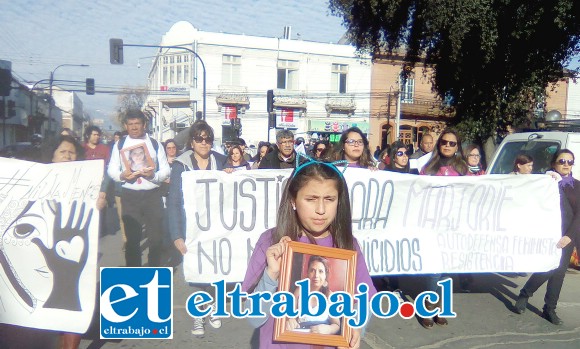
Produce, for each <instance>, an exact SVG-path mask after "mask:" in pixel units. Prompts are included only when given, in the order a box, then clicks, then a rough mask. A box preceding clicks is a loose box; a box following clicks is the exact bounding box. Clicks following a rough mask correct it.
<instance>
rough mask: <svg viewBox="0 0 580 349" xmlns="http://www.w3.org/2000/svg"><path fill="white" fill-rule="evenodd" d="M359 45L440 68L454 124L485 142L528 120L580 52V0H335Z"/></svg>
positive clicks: (441, 91) (438, 78) (436, 78)
mask: <svg viewBox="0 0 580 349" xmlns="http://www.w3.org/2000/svg"><path fill="white" fill-rule="evenodd" d="M330 10H331V12H332V13H333V14H334V15H337V16H340V17H342V18H343V23H344V24H345V25H346V27H347V28H348V36H349V38H350V39H351V41H352V42H353V43H354V44H355V45H356V47H357V48H358V49H359V50H360V51H363V52H367V53H371V54H375V55H377V54H385V53H387V54H391V53H393V51H394V50H404V51H405V61H406V63H407V64H410V65H414V64H415V63H417V62H418V61H419V60H423V62H424V64H425V67H426V68H432V69H433V75H432V78H431V82H432V85H433V90H434V92H435V93H437V95H438V96H439V97H440V98H442V99H446V100H450V101H451V102H452V105H453V106H454V107H455V108H456V116H455V118H454V120H453V121H452V123H454V124H456V125H457V126H458V128H459V129H460V131H462V134H463V135H464V136H465V137H466V138H467V139H470V140H473V141H476V142H482V141H483V140H485V139H487V138H488V137H489V136H492V135H494V134H496V133H503V132H506V130H507V128H508V127H510V126H517V125H520V124H522V123H523V122H526V120H528V118H529V117H530V111H531V110H533V109H534V107H535V106H536V105H537V104H538V103H540V102H542V101H543V99H544V98H545V95H546V89H547V87H548V85H549V83H551V82H556V81H558V79H560V78H562V77H563V76H564V69H563V67H564V66H566V65H567V64H568V63H569V62H570V61H571V59H572V58H573V57H574V55H575V54H578V52H579V48H580V45H579V38H580V26H579V23H578V22H579V16H580V1H577V0H554V1H544V0H463V1H457V0H454V1H452V0H423V1H421V0H330Z"/></svg>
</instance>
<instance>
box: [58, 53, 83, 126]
mask: <svg viewBox="0 0 580 349" xmlns="http://www.w3.org/2000/svg"><path fill="white" fill-rule="evenodd" d="M88 66H89V65H88V64H66V63H65V64H61V65H59V66H57V67H56V68H54V69H53V70H52V71H51V72H50V79H49V82H48V86H49V87H48V89H49V92H48V94H49V96H50V100H49V103H48V131H49V132H50V131H51V126H50V124H51V122H52V103H53V99H52V84H53V83H54V73H55V72H56V71H57V70H58V68H60V67H88Z"/></svg>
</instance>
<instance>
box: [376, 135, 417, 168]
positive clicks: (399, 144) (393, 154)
mask: <svg viewBox="0 0 580 349" xmlns="http://www.w3.org/2000/svg"><path fill="white" fill-rule="evenodd" d="M401 148H405V150H404V152H405V153H407V145H406V144H405V143H403V142H401V141H395V142H394V143H393V144H392V145H391V147H390V153H389V157H390V158H391V163H390V164H389V165H387V166H386V167H385V169H386V170H387V171H389V170H394V171H397V172H402V173H409V172H410V171H411V164H410V161H407V165H406V166H405V167H404V168H402V169H400V168H398V167H397V166H396V165H395V157H396V156H397V152H398V151H399V149H401ZM379 160H380V161H382V159H379Z"/></svg>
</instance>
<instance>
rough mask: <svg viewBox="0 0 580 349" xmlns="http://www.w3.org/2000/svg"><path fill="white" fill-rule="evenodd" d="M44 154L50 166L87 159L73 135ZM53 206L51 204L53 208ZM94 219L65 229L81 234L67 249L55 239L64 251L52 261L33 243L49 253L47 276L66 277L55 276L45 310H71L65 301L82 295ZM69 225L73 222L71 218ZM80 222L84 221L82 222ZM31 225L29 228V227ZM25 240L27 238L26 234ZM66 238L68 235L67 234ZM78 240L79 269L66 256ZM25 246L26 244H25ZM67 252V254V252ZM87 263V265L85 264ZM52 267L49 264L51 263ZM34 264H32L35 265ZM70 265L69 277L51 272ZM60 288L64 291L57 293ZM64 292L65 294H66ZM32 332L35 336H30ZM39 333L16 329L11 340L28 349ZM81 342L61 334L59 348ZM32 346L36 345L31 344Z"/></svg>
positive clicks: (61, 138) (78, 337) (23, 217)
mask: <svg viewBox="0 0 580 349" xmlns="http://www.w3.org/2000/svg"><path fill="white" fill-rule="evenodd" d="M44 151H45V152H46V153H44V154H43V158H44V161H45V162H48V163H61V162H70V161H77V160H82V159H83V147H82V146H81V145H80V144H79V143H78V142H77V141H76V140H75V139H74V138H73V137H72V136H69V135H62V136H59V138H58V140H57V141H56V142H55V143H54V144H52V145H49V146H46V147H45V148H44ZM35 205H38V206H40V205H41V201H37V202H36V203H35ZM49 205H50V204H49ZM55 207H56V215H57V217H56V219H57V222H60V219H61V215H62V214H64V212H62V211H61V207H62V206H60V203H57V204H56V206H55ZM33 210H34V208H33V207H32V206H30V207H29V212H28V214H29V215H30V216H31V217H37V215H36V214H31V213H30V211H33ZM40 212H44V211H42V210H40ZM83 212H84V204H83V206H82V208H81V209H80V215H82V214H83ZM91 215H92V211H91V212H90V213H89V214H88V219H87V221H86V222H85V225H84V227H82V228H81V229H79V231H74V229H72V227H65V228H64V229H62V232H65V230H68V231H67V232H66V233H69V234H78V235H76V236H73V238H72V239H71V240H70V244H69V245H67V243H68V241H67V240H66V239H63V240H61V241H59V240H58V239H57V238H56V237H55V245H56V246H60V248H61V250H58V251H57V250H56V249H55V251H56V252H55V254H54V256H52V257H49V254H50V253H51V252H50V249H48V248H46V247H44V246H43V245H42V244H43V243H42V242H41V241H40V239H39V238H35V239H33V240H32V241H31V243H30V246H34V245H36V246H38V247H39V248H41V251H43V254H45V253H46V255H45V257H46V258H47V261H48V260H51V261H53V262H52V265H47V267H45V268H46V270H47V274H49V273H51V274H52V273H54V275H62V277H63V278H66V280H65V279H63V278H58V277H57V276H54V283H55V284H54V285H53V290H52V292H51V296H50V297H48V299H47V300H46V303H45V305H44V307H47V306H46V304H51V306H50V307H48V308H51V307H52V308H69V307H67V306H66V305H64V304H63V303H62V301H68V302H71V304H72V303H74V298H76V297H78V293H79V287H80V286H79V282H80V281H79V276H80V273H81V272H82V270H83V267H84V266H85V265H86V264H83V263H86V259H85V258H86V257H87V256H88V249H89V247H88V225H89V223H90V218H91ZM26 217H27V214H26V213H23V214H21V216H20V217H19V219H20V221H21V226H25V225H27V224H26V223H25V222H26ZM42 218H43V219H46V218H47V217H42ZM83 218H84V217H82V216H80V218H79V220H82V219H83ZM18 221H19V220H16V221H15V223H16V222H18ZM69 221H72V218H69ZM79 222H80V221H79ZM28 225H29V224H28ZM59 225H60V224H57V226H59ZM79 227H80V223H79ZM30 229H32V227H30V228H29V230H30ZM36 229H39V228H34V231H36ZM53 233H54V234H56V231H55V232H53ZM22 235H23V236H24V234H22ZM31 235H32V234H31ZM63 236H64V234H63ZM77 238H80V240H79V241H82V242H83V245H82V246H83V249H82V252H81V253H80V254H79V260H78V266H77V267H76V268H75V267H74V266H73V265H74V262H75V261H74V260H70V259H69V258H71V257H70V255H69V254H66V253H69V252H70V253H72V252H73V250H72V249H71V248H70V247H71V246H72V245H73V243H72V241H73V240H75V241H76V240H78V239H77ZM21 244H22V243H21ZM66 246H68V247H69V248H68V249H66V248H65V247H66ZM63 251H66V252H63ZM28 253H29V254H30V251H28ZM0 257H2V258H0V260H2V261H3V260H4V257H3V256H0ZM29 258H30V259H31V260H34V258H32V255H30V256H29ZM59 258H60V259H61V260H62V263H59V262H57V261H58V260H59ZM83 261H84V262H83ZM47 263H49V262H47ZM31 264H32V262H31ZM66 264H68V268H69V269H66V270H69V272H68V273H67V274H66V275H65V274H64V273H62V272H60V274H59V271H58V270H56V269H55V270H52V271H51V270H50V269H49V267H51V266H52V267H61V268H63V270H64V268H65V267H67V266H66ZM20 267H23V268H24V267H25V266H23V265H20ZM73 269H74V270H78V274H75V273H74V272H70V271H72V270H73ZM15 277H16V278H19V277H20V278H22V276H18V275H15ZM67 285H70V287H68V286H67ZM22 287H23V288H29V287H30V286H28V287H27V286H26V285H25V284H23V285H22ZM59 287H65V288H66V290H65V289H63V288H59ZM57 288H59V289H60V291H59V290H58V289H57ZM33 291H34V289H33V290H30V289H28V290H26V293H29V292H33ZM63 291H64V293H65V294H63ZM17 293H18V294H22V295H24V294H25V292H17ZM62 297H67V299H66V300H61V301H59V300H58V299H59V298H62ZM70 308H75V307H74V306H72V305H71V306H70ZM30 331H32V332H30ZM37 331H41V330H39V329H27V328H25V327H15V328H13V329H12V333H11V336H13V338H15V339H16V341H17V343H18V345H19V346H21V347H27V346H28V343H27V341H29V340H34V338H35V336H37ZM80 341H81V335H80V334H77V333H67V332H64V333H61V334H60V340H59V344H58V348H59V349H61V348H62V349H76V348H78V347H79V344H80ZM30 344H31V345H32V343H30Z"/></svg>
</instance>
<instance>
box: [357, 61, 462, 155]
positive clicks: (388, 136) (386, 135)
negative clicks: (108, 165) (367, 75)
mask: <svg viewBox="0 0 580 349" xmlns="http://www.w3.org/2000/svg"><path fill="white" fill-rule="evenodd" d="M404 71H406V72H408V77H407V79H404V78H403V72H404ZM430 77H431V70H430V69H427V71H426V74H424V73H423V65H422V64H421V63H417V65H416V66H415V67H414V68H411V67H409V66H407V65H405V62H404V61H403V56H402V55H398V54H395V55H393V56H388V57H387V56H378V57H376V58H375V61H374V64H373V70H372V82H371V95H372V98H371V115H372V117H371V118H370V120H371V122H370V128H371V129H372V130H373V131H374V132H371V135H370V138H369V141H370V145H371V149H374V148H375V147H376V146H379V147H380V148H381V149H384V148H385V146H386V145H387V144H391V143H392V142H394V141H395V140H401V141H403V142H404V143H405V144H410V145H412V146H413V148H414V149H417V147H418V145H419V143H420V142H421V138H422V136H423V134H426V133H429V134H432V135H433V136H434V137H435V138H437V137H438V135H439V134H440V133H441V131H442V130H443V129H444V128H445V124H446V119H448V118H450V117H452V116H453V110H452V109H451V108H449V106H448V105H447V104H446V103H445V102H444V101H441V100H440V99H439V98H438V97H437V96H436V95H435V94H434V93H433V92H432V91H431V83H430V81H429V79H430Z"/></svg>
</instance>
